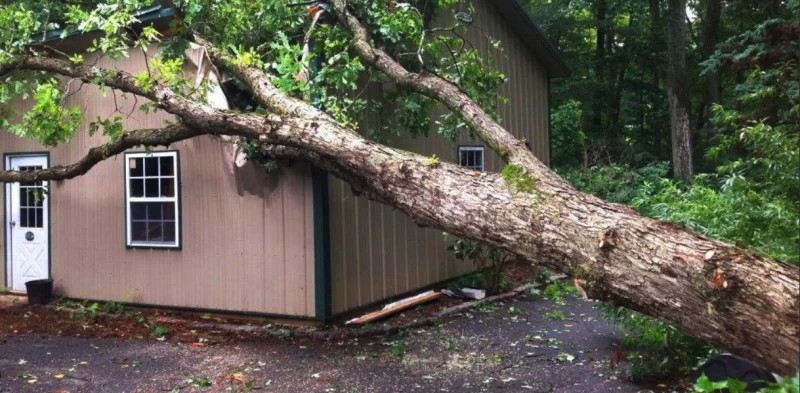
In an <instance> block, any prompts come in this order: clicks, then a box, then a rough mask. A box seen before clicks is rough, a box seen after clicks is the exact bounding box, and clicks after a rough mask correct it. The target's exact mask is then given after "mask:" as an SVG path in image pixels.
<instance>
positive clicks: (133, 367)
mask: <svg viewBox="0 0 800 393" xmlns="http://www.w3.org/2000/svg"><path fill="white" fill-rule="evenodd" d="M562 318H563V319H562ZM618 345H619V332H618V330H617V329H616V327H615V326H613V325H612V324H610V323H608V322H606V321H604V320H603V319H601V318H600V317H599V315H598V311H597V310H596V308H595V303H591V302H585V301H582V300H576V299H567V300H566V303H565V304H563V305H556V304H554V303H553V302H551V301H549V300H544V299H540V298H534V297H532V296H530V295H526V296H522V297H519V298H517V299H514V300H512V301H507V302H505V303H495V304H491V305H488V306H481V307H479V308H477V309H473V310H471V311H470V312H469V313H466V314H465V315H462V316H458V317H456V318H452V319H449V320H447V321H445V322H444V323H442V324H440V325H437V326H433V327H429V328H425V329H419V330H413V331H409V332H407V333H406V334H402V335H400V336H393V337H389V338H369V339H346V340H342V341H314V340H309V339H299V338H287V339H277V338H268V337H249V338H245V339H243V340H240V341H237V342H232V343H222V344H218V345H209V346H193V345H189V344H181V343H178V342H170V341H169V340H168V341H164V342H160V341H156V340H154V339H119V338H79V337H65V336H38V335H9V336H7V337H3V338H0V392H3V393H6V392H14V393H16V392H62V393H63V392H70V393H75V392H171V391H175V392H190V391H208V392H226V391H233V392H246V391H258V392H484V391H491V392H498V391H499V392H638V391H647V390H645V389H641V388H639V387H637V386H635V385H632V384H630V383H628V382H626V381H625V380H624V379H623V378H621V377H619V376H618V374H619V373H620V371H619V370H618V369H616V368H612V367H611V366H609V361H610V359H612V358H613V357H614V354H615V352H616V351H617V349H618Z"/></svg>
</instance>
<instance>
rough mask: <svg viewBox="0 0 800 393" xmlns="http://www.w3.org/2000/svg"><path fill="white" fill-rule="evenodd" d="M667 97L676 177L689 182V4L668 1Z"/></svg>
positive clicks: (690, 124)
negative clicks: (687, 31) (687, 52)
mask: <svg viewBox="0 0 800 393" xmlns="http://www.w3.org/2000/svg"><path fill="white" fill-rule="evenodd" d="M667 97H668V99H669V119H670V130H671V135H672V168H673V173H674V175H675V177H676V178H678V179H681V180H683V181H686V182H688V181H690V180H691V179H692V176H693V166H692V133H693V131H692V122H691V120H690V119H691V115H690V113H691V96H690V93H689V76H688V72H687V70H686V0H669V1H668V6H667Z"/></svg>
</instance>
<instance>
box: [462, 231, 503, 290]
mask: <svg viewBox="0 0 800 393" xmlns="http://www.w3.org/2000/svg"><path fill="white" fill-rule="evenodd" d="M447 250H448V251H450V252H452V253H453V255H454V256H455V257H456V259H458V260H462V261H470V262H472V263H473V264H474V265H475V268H476V269H477V270H478V272H479V273H480V275H481V278H482V281H483V282H482V284H484V287H485V289H486V292H487V293H489V294H494V293H498V292H500V291H501V290H503V289H505V288H506V286H507V285H508V282H507V279H506V270H507V269H508V267H509V266H510V265H511V264H512V263H513V261H514V257H513V256H512V255H511V254H508V253H506V252H504V251H502V250H500V249H498V248H495V247H490V246H486V245H484V244H481V243H479V242H476V241H473V240H467V239H457V240H455V241H454V242H453V244H451V245H449V246H448V247H447Z"/></svg>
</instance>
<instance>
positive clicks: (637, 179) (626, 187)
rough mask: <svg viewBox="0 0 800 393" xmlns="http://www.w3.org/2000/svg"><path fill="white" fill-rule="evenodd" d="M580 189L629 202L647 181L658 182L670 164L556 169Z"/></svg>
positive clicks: (615, 200)
mask: <svg viewBox="0 0 800 393" xmlns="http://www.w3.org/2000/svg"><path fill="white" fill-rule="evenodd" d="M557 172H558V174H559V175H561V176H562V177H563V178H565V179H567V180H568V181H569V182H570V183H572V184H573V185H574V186H575V187H577V188H578V189H579V190H581V191H583V192H588V193H590V194H594V195H596V196H598V197H600V198H602V199H605V200H607V201H610V202H617V203H630V202H631V201H632V200H633V199H634V197H636V195H637V194H638V193H639V192H640V190H641V188H642V187H643V186H644V185H645V184H648V183H657V182H659V181H660V180H661V179H663V178H664V177H665V176H666V175H667V173H668V172H669V163H667V162H660V163H655V164H651V165H647V166H644V167H642V168H638V169H635V168H631V167H629V166H627V165H596V166H593V167H591V168H571V169H562V170H557Z"/></svg>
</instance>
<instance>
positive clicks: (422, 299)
mask: <svg viewBox="0 0 800 393" xmlns="http://www.w3.org/2000/svg"><path fill="white" fill-rule="evenodd" d="M440 297H442V293H441V292H435V291H428V292H423V293H421V294H419V295H416V296H413V297H410V298H406V299H403V300H398V301H396V302H394V303H389V304H387V305H386V306H384V307H383V308H382V309H380V310H378V311H373V312H371V313H369V314H365V315H362V316H360V317H358V318H353V319H351V320H349V321H347V322H345V323H344V324H345V325H362V324H365V323H369V322H373V321H377V320H379V319H381V318H385V317H388V316H389V315H392V314H396V313H398V312H400V311H403V310H405V309H408V308H411V307H414V306H416V305H420V304H422V303H427V302H430V301H432V300H435V299H438V298H440Z"/></svg>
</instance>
